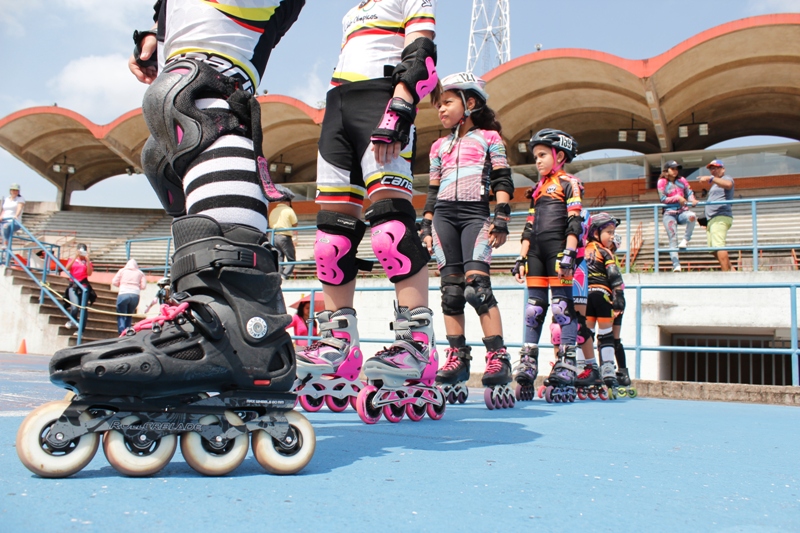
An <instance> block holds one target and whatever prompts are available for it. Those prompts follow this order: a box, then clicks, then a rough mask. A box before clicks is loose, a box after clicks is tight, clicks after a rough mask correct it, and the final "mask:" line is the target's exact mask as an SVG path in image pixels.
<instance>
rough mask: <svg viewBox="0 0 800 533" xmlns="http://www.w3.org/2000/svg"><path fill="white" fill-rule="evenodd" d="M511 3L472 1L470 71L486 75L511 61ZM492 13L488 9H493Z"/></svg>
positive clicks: (506, 0) (507, 0) (468, 69)
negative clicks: (509, 6)
mask: <svg viewBox="0 0 800 533" xmlns="http://www.w3.org/2000/svg"><path fill="white" fill-rule="evenodd" d="M508 2H509V0H472V26H471V27H470V32H469V52H468V53H467V72H475V71H479V72H477V73H478V74H483V73H484V72H488V71H489V70H492V69H493V68H495V67H498V66H500V65H502V64H503V63H505V62H506V61H508V60H510V59H511V19H509V16H508ZM492 7H493V10H492V11H491V12H490V11H489V9H488V8H492Z"/></svg>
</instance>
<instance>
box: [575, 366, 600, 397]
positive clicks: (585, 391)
mask: <svg viewBox="0 0 800 533" xmlns="http://www.w3.org/2000/svg"><path fill="white" fill-rule="evenodd" d="M603 385H604V383H603V378H602V377H600V370H599V369H598V368H597V365H587V366H586V367H585V368H584V369H583V372H581V373H580V374H578V376H577V377H576V378H575V388H576V389H577V395H578V399H579V400H586V399H589V400H596V399H598V398H600V399H601V400H608V394H607V393H606V389H605V387H604V386H603Z"/></svg>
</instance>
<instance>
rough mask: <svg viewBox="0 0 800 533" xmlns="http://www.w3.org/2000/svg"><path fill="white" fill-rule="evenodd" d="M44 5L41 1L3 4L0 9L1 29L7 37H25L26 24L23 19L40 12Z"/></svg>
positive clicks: (29, 0)
mask: <svg viewBox="0 0 800 533" xmlns="http://www.w3.org/2000/svg"><path fill="white" fill-rule="evenodd" d="M41 5H42V2H41V0H27V1H25V2H3V4H2V8H0V29H2V31H3V34H5V36H6V37H24V36H25V34H26V31H25V24H24V23H23V21H22V20H20V19H22V18H23V17H24V15H26V14H27V13H29V12H31V11H36V10H38V9H39V8H40V7H41Z"/></svg>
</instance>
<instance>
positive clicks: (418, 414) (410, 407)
mask: <svg viewBox="0 0 800 533" xmlns="http://www.w3.org/2000/svg"><path fill="white" fill-rule="evenodd" d="M425 411H426V405H425V404H422V405H420V406H416V405H414V404H413V403H409V404H407V405H406V415H408V419H409V420H411V421H412V422H419V421H420V420H422V419H423V418H425Z"/></svg>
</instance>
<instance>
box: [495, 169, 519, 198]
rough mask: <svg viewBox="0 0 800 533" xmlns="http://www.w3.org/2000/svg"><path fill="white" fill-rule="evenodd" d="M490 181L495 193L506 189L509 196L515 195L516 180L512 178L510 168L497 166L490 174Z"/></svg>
mask: <svg viewBox="0 0 800 533" xmlns="http://www.w3.org/2000/svg"><path fill="white" fill-rule="evenodd" d="M489 181H490V183H491V186H492V191H493V192H494V194H495V195H497V193H498V192H500V191H504V192H507V193H508V194H509V196H511V197H513V196H514V182H513V181H512V180H511V169H510V168H496V169H494V170H492V172H491V173H490V174H489Z"/></svg>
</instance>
